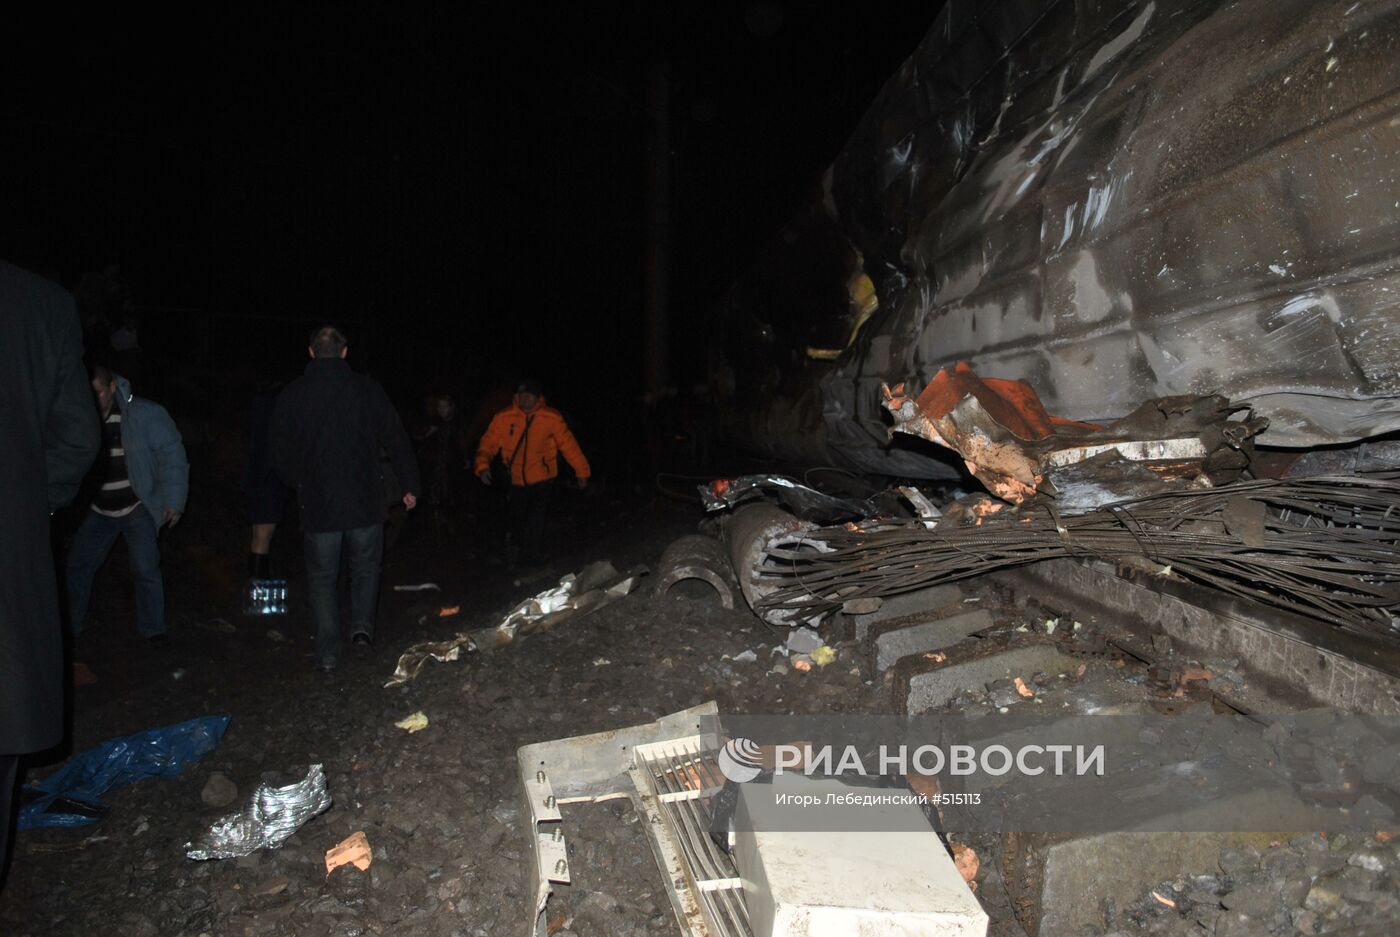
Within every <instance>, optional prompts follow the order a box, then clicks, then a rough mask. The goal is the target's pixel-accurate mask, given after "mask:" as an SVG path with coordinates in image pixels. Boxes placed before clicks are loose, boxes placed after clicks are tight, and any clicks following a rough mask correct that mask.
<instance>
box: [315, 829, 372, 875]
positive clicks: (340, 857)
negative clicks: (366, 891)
mask: <svg viewBox="0 0 1400 937" xmlns="http://www.w3.org/2000/svg"><path fill="white" fill-rule="evenodd" d="M372 861H374V857H373V854H372V853H371V852H370V848H369V837H367V836H365V831H364V830H360V831H358V832H356V833H351V834H350V835H349V836H347V837H346V838H345V839H343V840H341V841H340V842H339V843H337V844H336V845H334V846H332V847H331V848H330V849H327V850H326V876H327V877H328V878H329V877H330V874H331V873H332V872H334V871H335V870H336V869H338V868H340V867H341V866H342V865H353V866H354V867H355V868H357V869H359V870H360V871H361V872H368V871H369V866H370V863H371V862H372Z"/></svg>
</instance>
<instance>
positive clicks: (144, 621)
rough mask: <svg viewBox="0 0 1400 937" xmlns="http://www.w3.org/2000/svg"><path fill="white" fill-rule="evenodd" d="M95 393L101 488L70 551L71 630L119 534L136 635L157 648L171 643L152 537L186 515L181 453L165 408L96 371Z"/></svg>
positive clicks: (186, 478)
mask: <svg viewBox="0 0 1400 937" xmlns="http://www.w3.org/2000/svg"><path fill="white" fill-rule="evenodd" d="M92 390H93V393H95V394H96V395H97V408H98V410H99V411H100V413H101V417H102V447H101V448H100V449H99V450H98V456H97V459H98V462H97V466H98V467H97V471H98V473H99V476H98V483H99V485H100V487H99V488H98V490H97V495H96V497H95V498H94V499H93V502H92V509H91V510H90V511H88V514H87V517H86V518H84V519H83V522H82V524H81V525H80V526H79V527H78V532H77V533H76V534H74V535H73V543H72V545H71V546H70V547H69V548H68V616H69V622H70V627H71V628H72V630H73V634H75V635H76V634H77V633H78V632H79V631H81V630H82V627H83V622H84V620H85V619H86V618H87V610H88V599H89V597H90V596H91V594H92V580H93V577H94V576H96V575H97V570H98V569H99V568H101V566H102V564H103V562H104V561H106V559H107V554H108V553H110V552H111V550H112V545H113V544H114V543H116V542H117V535H118V534H120V535H121V536H122V537H124V538H125V539H126V549H127V554H128V556H129V558H130V564H131V573H132V575H133V576H134V577H135V578H136V630H137V631H139V632H141V634H142V635H143V636H145V637H146V639H147V640H149V641H150V642H151V643H152V644H153V645H156V646H157V647H159V646H160V645H163V644H165V643H166V642H167V640H168V638H167V637H166V633H165V584H164V581H163V580H162V578H161V573H160V546H159V545H158V544H157V542H156V534H157V532H158V531H159V530H160V528H161V527H174V526H175V524H176V523H177V522H178V521H179V520H180V515H181V514H182V513H184V510H185V496H186V495H187V494H188V492H189V475H190V467H189V463H188V462H186V461H185V447H184V445H183V443H182V442H181V441H180V432H179V430H177V429H176V428H175V421H174V420H172V419H171V418H170V414H168V413H166V412H165V408H164V407H162V406H160V405H159V404H155V403H152V402H150V401H149V400H142V399H141V398H140V397H135V396H133V395H132V393H131V385H130V384H128V383H127V381H126V379H125V378H123V377H120V376H119V375H116V374H113V373H112V372H111V371H110V370H108V369H107V368H105V367H103V366H101V365H99V366H97V367H96V368H94V369H93V372H92Z"/></svg>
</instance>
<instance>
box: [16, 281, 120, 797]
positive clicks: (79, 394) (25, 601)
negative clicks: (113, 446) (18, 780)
mask: <svg viewBox="0 0 1400 937" xmlns="http://www.w3.org/2000/svg"><path fill="white" fill-rule="evenodd" d="M99 439H100V431H99V429H98V425H97V404H96V403H95V402H94V400H93V396H92V388H91V387H90V386H89V385H88V379H87V371H86V370H85V369H84V368H83V340H82V330H81V328H80V327H79V325H78V311H77V308H76V307H75V306H74V304H73V298H72V297H71V296H69V295H68V292H67V291H66V290H64V289H63V288H62V287H60V286H58V285H57V284H54V283H50V282H49V281H48V280H44V279H42V278H40V277H37V276H34V275H33V274H31V273H26V272H25V271H23V270H20V269H19V268H18V267H12V266H10V265H9V264H7V263H2V262H0V440H4V442H3V444H0V755H16V754H20V753H24V752H35V751H41V750H43V749H45V748H49V747H51V746H53V745H57V744H58V743H59V741H60V740H61V739H62V737H63V683H64V673H63V630H62V627H61V626H60V625H59V619H58V592H57V588H56V586H55V583H54V569H53V554H52V552H51V551H50V549H49V513H50V512H51V511H54V510H57V509H58V508H60V507H62V506H63V505H65V504H67V503H68V502H69V501H71V500H73V496H74V495H75V494H77V492H78V486H79V484H80V483H81V482H82V480H83V476H84V475H85V474H86V473H87V470H88V467H89V466H90V465H92V460H93V458H94V457H95V456H96V455H97V447H98V443H99ZM7 819H8V818H5V817H0V822H5V821H6V820H7Z"/></svg>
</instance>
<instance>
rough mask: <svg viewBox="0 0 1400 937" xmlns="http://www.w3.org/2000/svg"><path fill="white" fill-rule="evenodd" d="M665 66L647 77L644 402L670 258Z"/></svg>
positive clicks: (659, 385) (663, 333)
mask: <svg viewBox="0 0 1400 937" xmlns="http://www.w3.org/2000/svg"><path fill="white" fill-rule="evenodd" d="M670 99H671V82H670V67H669V66H668V65H667V63H665V62H655V63H653V64H652V66H651V73H650V75H649V76H648V79H647V117H648V128H647V152H646V176H647V178H646V186H647V189H646V229H645V230H646V235H647V238H646V246H645V248H644V249H645V251H646V257H645V269H644V272H643V287H644V293H643V303H644V308H643V321H644V338H643V341H644V343H645V344H644V348H643V355H644V359H645V375H646V403H647V409H648V410H649V411H650V410H652V409H654V408H655V407H656V405H657V404H658V402H659V401H660V399H661V392H662V389H663V388H665V386H666V379H667V367H666V365H667V360H666V358H667V328H666V319H667V315H668V302H667V293H668V290H669V284H670V274H669V270H670V261H671V254H670V250H671V128H670V125H671V115H670Z"/></svg>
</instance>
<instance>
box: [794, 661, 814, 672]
mask: <svg viewBox="0 0 1400 937" xmlns="http://www.w3.org/2000/svg"><path fill="white" fill-rule="evenodd" d="M792 669H793V670H800V671H802V672H803V673H807V672H808V671H810V670H811V669H812V662H811V661H810V660H805V659H803V658H801V657H795V658H793V661H792Z"/></svg>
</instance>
